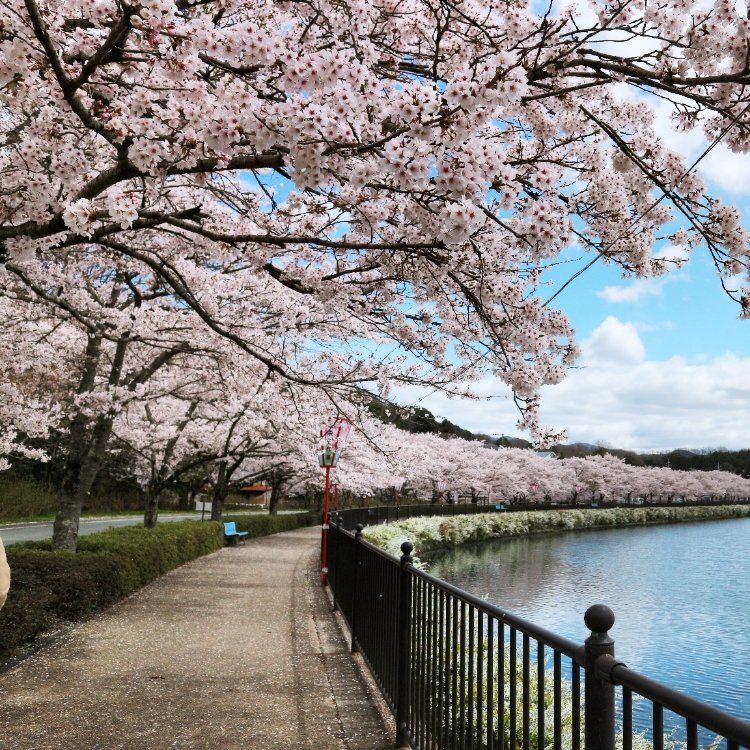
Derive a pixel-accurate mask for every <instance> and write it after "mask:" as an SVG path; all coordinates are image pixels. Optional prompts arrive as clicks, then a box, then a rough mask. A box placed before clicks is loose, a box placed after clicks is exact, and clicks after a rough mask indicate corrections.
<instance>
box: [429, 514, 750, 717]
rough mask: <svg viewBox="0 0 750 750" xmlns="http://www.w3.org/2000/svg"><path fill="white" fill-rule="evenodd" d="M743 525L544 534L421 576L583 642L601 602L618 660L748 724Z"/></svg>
mask: <svg viewBox="0 0 750 750" xmlns="http://www.w3.org/2000/svg"><path fill="white" fill-rule="evenodd" d="M749 542H750V519H741V520H727V521H712V522H706V523H689V524H674V525H668V526H649V527H639V528H627V529H607V530H592V531H579V532H567V533H560V534H545V535H540V536H532V537H525V538H522V539H511V540H502V541H494V542H489V543H482V544H472V545H464V546H462V547H460V548H457V549H453V550H446V551H443V552H440V553H433V554H431V555H430V556H429V557H426V558H423V559H425V560H426V561H427V562H428V563H429V568H428V569H429V571H430V572H431V573H432V574H433V575H436V576H438V577H439V578H442V579H443V580H446V581H449V582H450V583H453V584H454V585H456V586H459V587H460V588H462V589H464V590H466V591H470V592H472V593H473V594H476V595H478V596H486V597H487V598H488V599H489V600H490V601H492V602H494V603H495V604H498V605H500V606H502V607H503V608H504V609H507V610H508V611H510V612H513V613H514V614H517V615H520V616H521V617H523V618H525V619H527V620H530V621H531V622H533V623H536V624H538V625H542V626H544V627H546V628H548V629H550V630H552V631H554V632H556V633H559V634H561V635H564V636H567V637H568V638H572V639H574V640H577V641H580V642H583V640H584V639H585V638H586V637H587V636H588V635H589V633H588V631H587V630H586V627H585V625H584V623H583V613H584V612H585V611H586V609H587V607H589V606H590V605H591V604H606V605H607V606H609V607H610V608H611V609H612V610H613V612H614V613H615V618H616V620H615V625H614V627H613V628H612V630H611V631H610V635H611V636H612V637H613V638H614V639H615V649H616V655H617V657H618V659H620V660H622V661H624V662H625V663H626V664H627V665H628V666H629V667H631V668H633V669H636V670H637V671H639V672H641V673H642V674H645V675H647V676H649V677H651V678H653V679H656V680H659V681H660V682H663V683H665V684H667V685H669V686H670V687H673V688H675V689H677V690H680V691H682V692H685V693H688V694H690V695H692V696H694V697H696V698H699V699H701V700H704V701H706V702H708V703H711V704H712V705H714V706H716V707H718V708H721V709H723V710H726V711H729V712H730V713H733V714H734V715H735V716H738V717H741V718H744V719H746V720H750V544H749Z"/></svg>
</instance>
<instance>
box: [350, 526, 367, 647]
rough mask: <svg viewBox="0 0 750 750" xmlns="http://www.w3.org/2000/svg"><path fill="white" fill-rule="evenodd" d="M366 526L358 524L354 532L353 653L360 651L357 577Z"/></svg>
mask: <svg viewBox="0 0 750 750" xmlns="http://www.w3.org/2000/svg"><path fill="white" fill-rule="evenodd" d="M364 528H365V527H364V526H363V525H362V524H361V523H358V524H357V531H356V533H355V534H354V575H353V576H352V653H353V654H356V653H357V651H359V646H358V645H357V578H358V577H359V548H360V542H361V541H362V529H364Z"/></svg>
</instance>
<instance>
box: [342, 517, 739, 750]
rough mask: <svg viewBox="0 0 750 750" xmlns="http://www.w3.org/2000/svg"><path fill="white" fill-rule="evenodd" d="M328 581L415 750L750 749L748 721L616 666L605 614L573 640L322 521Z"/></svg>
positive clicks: (588, 618) (407, 553)
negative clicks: (326, 535)
mask: <svg viewBox="0 0 750 750" xmlns="http://www.w3.org/2000/svg"><path fill="white" fill-rule="evenodd" d="M329 545H330V557H329V575H328V583H329V586H330V588H331V592H332V594H333V597H334V602H335V604H336V606H337V607H338V608H339V609H340V610H341V613H342V615H343V617H344V618H345V620H346V622H347V624H348V626H349V629H350V633H351V648H352V651H359V652H361V654H362V656H363V658H364V660H365V662H366V663H367V665H368V667H369V669H370V671H371V673H372V675H373V676H374V678H375V680H376V681H377V683H378V685H379V687H380V690H381V692H382V694H383V697H384V699H385V701H386V702H387V704H388V706H389V707H390V710H391V711H392V712H393V715H394V717H395V719H396V745H397V747H404V748H406V747H411V748H415V749H416V750H428V749H429V750H532V748H533V749H534V750H544V749H545V748H550V749H552V750H563V749H565V750H568V749H570V750H615V749H617V750H620V749H621V750H651V749H653V750H665V747H667V748H682V747H685V748H687V750H698V748H711V750H713V748H719V747H721V748H725V749H726V750H737V749H738V748H740V747H745V748H750V723H747V722H745V721H742V720H740V719H737V718H735V717H733V716H731V715H729V714H727V713H725V712H723V711H720V710H718V709H716V708H714V707H712V706H710V705H708V704H706V703H702V702H701V701H698V700H695V699H693V698H691V697H689V696H687V695H684V694H681V693H678V692H676V691H674V690H671V689H670V688H668V687H666V686H665V685H662V684H660V683H658V682H655V681H654V680H651V679H649V678H647V677H645V676H643V675H641V674H639V673H637V672H635V671H633V670H631V669H629V668H628V667H627V666H626V665H625V664H623V663H622V662H619V661H617V660H616V659H615V656H614V641H613V640H612V638H610V636H609V632H608V631H609V629H610V628H611V626H612V624H613V623H614V615H613V614H612V611H611V610H610V609H609V608H607V607H605V606H603V605H594V606H592V607H589V609H588V610H587V611H586V613H585V616H584V620H585V622H586V625H587V627H588V628H589V630H590V631H591V635H590V637H589V638H587V639H586V641H585V643H583V644H578V643H576V642H574V641H571V640H568V639H567V638H563V637H561V636H558V635H556V634H555V633H552V632H550V631H548V630H546V629H544V628H540V627H538V626H536V625H534V624H533V623H530V622H527V621H525V620H523V619H521V618H519V617H516V616H515V615H513V614H511V613H509V612H505V611H504V610H502V609H501V608H500V607H497V606H495V605H493V604H491V603H489V602H487V601H485V600H483V599H480V598H478V597H476V596H473V595H471V594H469V593H467V592H465V591H462V590H461V589H459V588H456V587H455V586H452V585H450V584H448V583H446V582H445V581H442V580H440V579H438V578H436V577H435V576H432V575H430V574H429V573H426V572H425V571H423V570H420V569H418V568H415V567H414V565H413V561H412V558H411V551H412V546H411V544H410V543H408V542H405V543H404V544H403V545H402V547H401V549H402V552H403V555H402V557H401V559H400V560H399V559H397V558H395V557H393V556H392V555H389V554H387V553H386V552H384V551H383V550H381V549H378V548H377V547H375V546H374V545H372V544H370V543H369V542H367V541H365V540H364V539H363V538H362V526H361V525H359V526H358V528H357V531H356V533H352V532H351V531H347V530H346V529H344V528H343V526H342V524H341V523H340V521H339V520H338V519H337V518H332V519H331V528H330V536H329Z"/></svg>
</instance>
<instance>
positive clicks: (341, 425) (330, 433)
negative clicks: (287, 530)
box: [318, 417, 352, 586]
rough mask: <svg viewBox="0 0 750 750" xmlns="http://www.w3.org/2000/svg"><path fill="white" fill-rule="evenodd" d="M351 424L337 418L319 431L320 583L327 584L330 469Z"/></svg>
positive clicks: (343, 418)
mask: <svg viewBox="0 0 750 750" xmlns="http://www.w3.org/2000/svg"><path fill="white" fill-rule="evenodd" d="M351 429H352V424H351V422H350V421H349V420H348V419H346V418H345V417H338V418H337V419H336V421H335V422H334V423H333V424H332V425H331V426H330V427H328V428H326V429H323V430H321V431H320V447H319V449H318V464H319V465H320V468H321V469H323V470H324V471H325V473H326V484H325V494H324V496H323V535H322V538H321V553H320V563H321V566H320V582H321V583H322V584H323V586H325V585H326V584H327V583H328V501H329V498H330V494H331V469H335V468H336V466H337V465H338V462H339V458H340V457H341V451H342V450H343V449H344V446H345V445H346V442H347V440H348V439H349V432H350V431H351Z"/></svg>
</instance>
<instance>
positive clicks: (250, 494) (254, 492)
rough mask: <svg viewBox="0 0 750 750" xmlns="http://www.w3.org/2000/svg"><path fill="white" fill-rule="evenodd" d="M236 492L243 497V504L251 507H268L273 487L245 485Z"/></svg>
mask: <svg viewBox="0 0 750 750" xmlns="http://www.w3.org/2000/svg"><path fill="white" fill-rule="evenodd" d="M235 492H237V493H238V494H240V495H242V498H243V502H246V503H248V504H250V505H268V503H269V502H270V500H271V487H270V485H267V484H245V485H243V486H242V487H238V488H237V489H236V490H235Z"/></svg>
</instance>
